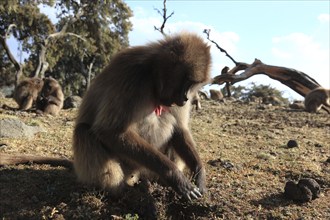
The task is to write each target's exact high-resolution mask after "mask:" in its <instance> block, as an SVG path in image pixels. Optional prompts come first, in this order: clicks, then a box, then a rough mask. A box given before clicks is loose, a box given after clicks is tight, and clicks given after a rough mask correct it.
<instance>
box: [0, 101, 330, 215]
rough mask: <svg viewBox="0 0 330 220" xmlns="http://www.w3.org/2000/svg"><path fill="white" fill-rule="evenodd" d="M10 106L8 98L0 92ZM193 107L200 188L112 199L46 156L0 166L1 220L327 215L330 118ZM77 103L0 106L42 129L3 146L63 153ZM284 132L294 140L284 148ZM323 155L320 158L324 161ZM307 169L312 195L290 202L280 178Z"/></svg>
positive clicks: (138, 190) (244, 107) (135, 192)
mask: <svg viewBox="0 0 330 220" xmlns="http://www.w3.org/2000/svg"><path fill="white" fill-rule="evenodd" d="M0 101H1V104H3V103H6V104H8V105H11V106H13V105H14V103H13V102H12V101H11V100H9V99H2V100H0ZM202 105H203V110H201V111H198V112H196V111H193V112H192V120H191V128H192V132H193V135H194V138H195V141H196V143H197V145H198V150H199V152H200V155H201V157H202V160H203V161H204V163H205V166H206V170H207V185H208V188H209V192H208V195H207V196H205V197H204V198H202V199H200V200H198V201H194V202H192V203H191V202H186V201H184V200H182V199H181V198H179V197H178V196H177V195H176V194H175V193H174V192H173V191H172V190H171V189H169V188H166V187H162V186H160V185H158V184H156V183H154V184H152V185H151V186H149V191H150V194H151V196H150V195H148V193H146V191H148V190H146V189H145V186H143V185H141V186H137V187H134V188H132V190H130V191H129V192H127V194H125V195H124V196H123V197H122V198H120V199H113V198H111V197H110V196H109V195H108V194H107V192H106V191H102V190H99V189H95V188H90V187H87V186H83V185H80V184H79V183H77V182H76V179H75V176H74V174H73V171H72V170H68V169H66V168H63V167H50V166H48V165H35V164H34V165H33V164H32V165H18V166H6V167H0V217H1V219H147V218H149V217H150V216H152V213H153V211H154V210H157V217H158V219H223V218H224V219H238V218H240V219H302V218H303V219H330V208H329V207H330V206H329V201H330V163H329V157H330V145H329V140H330V117H329V115H328V114H326V113H324V112H321V113H319V114H308V113H306V112H297V111H290V110H289V109H288V108H285V107H271V106H265V107H262V108H260V106H259V105H258V104H255V103H250V104H242V103H235V102H227V103H225V104H219V103H216V102H212V101H204V102H203V103H202ZM75 114H76V110H63V111H62V112H61V114H60V116H59V117H56V118H55V117H50V116H37V115H35V114H33V113H24V112H23V113H22V112H12V111H6V110H2V109H0V119H1V118H4V117H16V118H19V119H20V120H22V121H24V122H25V123H27V124H29V125H39V126H41V127H43V128H45V130H46V131H47V132H45V133H38V134H36V135H35V137H34V138H33V139H31V140H24V139H0V144H6V147H4V148H2V149H0V151H1V152H6V153H12V154H14V153H24V154H35V155H47V156H56V157H68V158H71V157H72V152H71V135H72V127H73V123H74V118H75ZM290 139H294V140H297V142H298V143H299V147H298V148H287V147H286V144H287V142H288V141H289V140H290ZM327 160H328V162H327ZM301 177H311V178H314V179H315V180H316V181H317V182H318V183H319V184H320V185H321V187H322V192H321V196H320V198H318V199H316V200H313V201H311V202H309V203H305V204H296V203H294V202H292V201H290V200H287V199H285V198H284V197H283V189H284V185H285V183H286V181H288V180H298V179H299V178H301Z"/></svg>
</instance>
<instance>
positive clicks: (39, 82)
mask: <svg viewBox="0 0 330 220" xmlns="http://www.w3.org/2000/svg"><path fill="white" fill-rule="evenodd" d="M32 82H33V84H34V85H35V88H37V89H38V91H41V89H42V87H43V86H44V81H43V80H42V79H39V78H36V79H32Z"/></svg>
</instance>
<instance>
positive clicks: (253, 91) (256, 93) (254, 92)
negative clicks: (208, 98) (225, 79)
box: [222, 83, 289, 104]
mask: <svg viewBox="0 0 330 220" xmlns="http://www.w3.org/2000/svg"><path fill="white" fill-rule="evenodd" d="M230 91H231V93H232V97H234V98H236V99H241V100H251V99H252V98H253V97H258V98H263V97H267V96H273V97H276V98H278V99H279V100H280V101H281V102H282V103H284V104H288V103H289V100H288V99H287V98H284V97H283V92H282V91H279V90H278V89H276V88H274V87H272V86H270V85H262V84H260V85H257V84H255V83H251V84H250V85H249V86H247V87H246V86H242V85H239V86H234V85H233V86H231V87H230ZM222 92H223V94H226V92H225V88H223V89H222Z"/></svg>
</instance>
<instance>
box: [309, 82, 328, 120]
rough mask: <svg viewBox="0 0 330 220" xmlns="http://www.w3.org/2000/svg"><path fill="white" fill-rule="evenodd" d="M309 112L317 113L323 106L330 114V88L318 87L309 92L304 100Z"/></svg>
mask: <svg viewBox="0 0 330 220" xmlns="http://www.w3.org/2000/svg"><path fill="white" fill-rule="evenodd" d="M304 105H305V109H306V111H307V112H311V113H316V112H318V111H319V110H320V109H321V108H323V109H324V110H325V111H326V112H328V113H329V114H330V108H329V107H330V90H329V89H325V88H322V87H318V88H316V89H314V90H312V91H311V92H310V93H308V94H307V95H306V97H305V101H304Z"/></svg>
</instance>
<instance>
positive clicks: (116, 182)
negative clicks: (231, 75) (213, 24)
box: [73, 33, 211, 200]
mask: <svg viewBox="0 0 330 220" xmlns="http://www.w3.org/2000/svg"><path fill="white" fill-rule="evenodd" d="M210 62H211V57H210V48H209V46H208V45H207V44H206V43H204V41H203V40H202V39H201V38H200V37H198V36H196V35H194V34H189V33H182V34H180V35H176V36H172V37H166V38H165V39H164V40H160V41H158V42H155V43H150V44H148V45H146V46H138V47H132V48H129V49H126V50H124V51H122V52H120V53H118V54H117V55H116V56H115V57H114V58H113V59H112V61H111V62H110V64H109V65H108V66H107V67H106V68H105V69H104V70H103V72H102V73H101V74H100V75H98V76H97V77H96V78H95V79H94V81H93V83H92V85H91V86H90V88H89V89H88V91H87V92H86V94H85V96H84V98H83V102H82V104H81V106H80V109H79V114H78V117H77V120H76V125H75V129H74V135H73V151H74V167H75V171H76V174H77V176H78V179H79V180H80V181H82V182H85V183H89V184H97V185H99V186H101V187H103V188H106V189H108V190H109V192H110V193H112V194H113V195H117V196H119V195H120V193H121V192H123V190H124V189H125V188H126V186H127V185H128V184H132V182H133V183H134V182H135V181H136V180H137V179H139V177H141V178H150V176H149V174H153V175H152V176H157V177H159V178H160V179H161V182H162V183H165V184H167V185H169V186H171V187H172V188H173V189H174V190H175V191H176V192H178V193H179V194H181V195H183V196H184V197H186V198H187V199H189V200H190V199H193V198H199V197H201V196H202V194H203V193H204V192H205V191H206V185H205V169H204V167H203V165H202V162H201V159H200V157H199V155H198V153H197V151H196V149H195V143H194V141H193V138H192V135H191V133H190V130H189V127H188V121H189V112H190V107H191V103H190V101H188V99H191V98H192V97H193V96H194V94H195V92H197V91H198V89H199V88H200V87H201V86H202V85H204V84H206V83H207V82H209V81H210V75H209V69H210ZM187 101H188V102H187ZM165 152H172V154H171V155H172V156H173V155H175V157H172V156H169V155H166V154H165ZM171 159H172V160H171ZM182 161H183V162H184V163H185V165H187V166H188V167H189V168H190V171H191V172H192V174H193V181H194V183H195V184H196V186H194V185H193V184H192V183H191V182H190V180H189V178H187V177H186V176H185V175H184V174H183V172H182V168H183V167H182V166H181V165H182V163H180V162H182ZM179 165H180V166H179ZM180 168H181V169H180ZM155 174H156V175H155Z"/></svg>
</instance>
